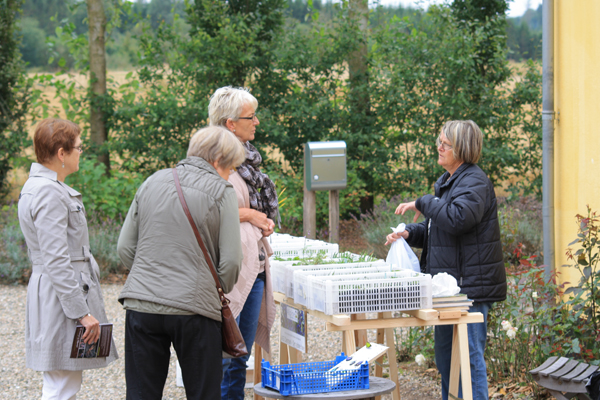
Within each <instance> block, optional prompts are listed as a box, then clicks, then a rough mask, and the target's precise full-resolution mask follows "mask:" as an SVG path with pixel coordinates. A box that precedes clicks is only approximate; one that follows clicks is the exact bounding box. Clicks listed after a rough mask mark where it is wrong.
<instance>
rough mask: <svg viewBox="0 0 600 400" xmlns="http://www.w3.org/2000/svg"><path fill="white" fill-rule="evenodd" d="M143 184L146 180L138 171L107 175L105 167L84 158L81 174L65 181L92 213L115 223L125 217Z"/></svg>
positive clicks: (80, 164) (80, 163) (78, 173)
mask: <svg viewBox="0 0 600 400" xmlns="http://www.w3.org/2000/svg"><path fill="white" fill-rule="evenodd" d="M143 181H144V177H143V176H142V175H141V174H137V173H135V172H127V171H125V172H122V171H112V174H111V175H110V176H108V175H106V166H105V165H104V164H99V163H98V162H96V161H95V160H94V159H90V158H84V157H82V158H81V161H80V162H79V171H78V172H77V173H75V174H72V175H69V176H68V177H67V179H66V183H67V184H68V185H69V186H71V187H73V188H74V189H75V190H77V191H78V192H79V193H81V196H82V201H83V205H84V206H85V208H86V211H87V212H88V213H89V214H93V215H95V216H96V217H98V218H100V219H101V218H109V219H112V220H114V219H120V218H125V216H126V215H127V211H128V210H129V206H130V205H131V202H132V200H133V197H134V196H135V193H136V192H137V189H138V188H139V186H140V185H141V184H142V182H143ZM99 222H101V221H99Z"/></svg>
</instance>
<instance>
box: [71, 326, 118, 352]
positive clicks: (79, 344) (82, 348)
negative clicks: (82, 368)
mask: <svg viewBox="0 0 600 400" xmlns="http://www.w3.org/2000/svg"><path fill="white" fill-rule="evenodd" d="M112 329H113V325H112V324H100V337H99V338H98V340H97V341H95V342H94V343H89V344H88V343H86V342H84V341H83V334H84V333H85V328H84V327H83V325H77V327H75V335H74V336H73V346H71V358H97V357H108V355H109V354H110V345H111V343H112Z"/></svg>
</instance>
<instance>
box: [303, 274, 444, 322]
mask: <svg viewBox="0 0 600 400" xmlns="http://www.w3.org/2000/svg"><path fill="white" fill-rule="evenodd" d="M393 274H395V276H396V278H386V279H360V278H359V279H356V277H357V276H359V275H354V276H351V277H350V279H345V280H335V278H334V277H329V278H328V279H325V278H323V277H319V276H317V277H314V278H311V280H310V283H309V284H312V285H313V287H312V288H309V290H310V291H311V292H310V293H311V296H310V301H312V303H310V301H309V306H310V307H309V308H312V309H315V310H319V311H322V312H324V313H325V314H327V315H335V314H360V313H366V312H383V311H406V310H419V309H424V308H431V307H432V303H431V275H429V274H421V273H418V272H412V271H408V270H399V271H394V272H393Z"/></svg>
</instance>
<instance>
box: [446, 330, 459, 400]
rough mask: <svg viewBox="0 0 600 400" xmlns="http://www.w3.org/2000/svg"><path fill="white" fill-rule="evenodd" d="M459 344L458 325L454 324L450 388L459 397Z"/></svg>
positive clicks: (449, 391) (452, 393) (453, 394)
mask: <svg viewBox="0 0 600 400" xmlns="http://www.w3.org/2000/svg"><path fill="white" fill-rule="evenodd" d="M459 349H460V347H459V344H458V327H457V326H456V325H454V329H453V333H452V355H451V357H450V360H451V361H450V377H449V379H450V382H449V386H450V387H449V390H448V393H450V394H451V395H452V396H454V397H456V398H458V382H459V379H460V353H459Z"/></svg>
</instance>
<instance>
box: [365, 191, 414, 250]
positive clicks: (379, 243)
mask: <svg viewBox="0 0 600 400" xmlns="http://www.w3.org/2000/svg"><path fill="white" fill-rule="evenodd" d="M412 200H413V199H410V198H408V197H407V196H394V197H392V198H391V199H390V200H389V201H386V200H382V201H381V202H380V203H379V204H378V205H376V206H375V207H374V208H373V210H372V211H370V212H367V213H366V214H361V216H360V219H357V220H358V224H359V226H360V228H361V232H362V236H363V238H365V240H366V241H367V243H368V245H369V251H370V252H372V253H373V255H374V256H375V257H377V258H381V259H384V260H385V259H386V258H387V254H388V252H389V250H390V247H389V246H385V244H384V243H385V237H386V236H387V235H389V234H390V233H392V230H391V229H390V228H391V227H394V228H395V227H397V226H398V224H400V223H405V224H410V223H412V222H413V218H414V216H415V213H414V212H413V211H408V212H407V213H406V214H404V215H396V214H394V211H395V210H396V207H398V205H399V204H400V203H403V202H406V201H412ZM419 221H422V217H421V219H420V220H419ZM414 250H415V253H416V254H417V255H418V256H420V254H421V250H420V249H414Z"/></svg>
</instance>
